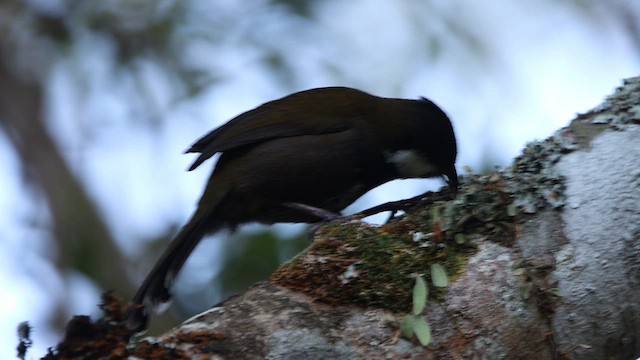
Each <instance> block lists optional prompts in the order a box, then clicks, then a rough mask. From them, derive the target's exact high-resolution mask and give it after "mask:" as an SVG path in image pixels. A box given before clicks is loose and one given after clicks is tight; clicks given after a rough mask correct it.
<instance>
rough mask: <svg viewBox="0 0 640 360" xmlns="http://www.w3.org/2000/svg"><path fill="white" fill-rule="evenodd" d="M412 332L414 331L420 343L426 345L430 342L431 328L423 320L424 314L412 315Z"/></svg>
mask: <svg viewBox="0 0 640 360" xmlns="http://www.w3.org/2000/svg"><path fill="white" fill-rule="evenodd" d="M413 332H414V333H415V335H416V337H417V338H418V341H420V345H422V346H427V345H429V343H430V342H431V328H430V327H429V324H428V323H427V320H425V318H424V316H414V318H413Z"/></svg>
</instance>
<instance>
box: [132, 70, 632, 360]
mask: <svg viewBox="0 0 640 360" xmlns="http://www.w3.org/2000/svg"><path fill="white" fill-rule="evenodd" d="M513 205H516V207H514V206H513ZM515 210H517V211H515ZM425 229H426V230H427V231H428V230H429V229H431V230H432V232H429V233H425ZM387 238H388V239H391V240H392V241H391V242H389V243H385V245H384V246H380V245H379V244H380V242H381V241H384V239H387ZM454 240H456V241H454ZM411 246H413V247H411ZM406 254H409V255H410V256H409V257H415V259H418V261H417V262H415V263H409V265H407V261H410V260H407V259H404V258H402V257H403V256H405V255H406ZM425 254H427V255H425ZM385 256H388V257H386V258H385ZM425 256H426V257H425ZM380 258H383V260H382V261H380V264H378V265H376V266H375V267H371V266H369V263H373V262H375V261H378V260H380ZM425 258H428V259H430V260H425ZM434 262H437V263H441V264H443V265H444V266H445V268H446V269H447V271H448V272H449V277H450V280H451V284H450V285H449V287H448V288H446V289H445V290H438V289H435V288H434V287H433V286H431V295H430V297H429V304H428V306H427V308H426V310H425V311H424V316H425V318H426V319H427V321H428V323H429V324H430V327H431V330H432V334H433V340H432V341H431V343H430V344H429V345H428V346H426V347H423V346H421V345H420V344H419V343H418V342H417V341H416V340H407V339H404V338H402V337H400V336H399V330H398V329H399V323H400V320H401V319H402V317H403V316H404V315H405V314H407V313H408V312H409V311H411V287H412V286H411V285H412V281H411V280H409V281H407V279H410V275H411V273H421V274H423V275H424V276H425V277H426V278H429V277H430V270H429V265H430V264H429V263H434ZM398 284H400V286H398ZM354 289H357V291H354ZM398 289H400V290H398ZM638 299H640V79H639V78H634V79H629V80H627V81H625V85H624V87H622V88H620V89H618V91H617V92H616V93H615V94H613V95H612V96H610V97H609V98H608V99H607V100H606V101H605V103H604V104H603V105H601V106H600V107H598V108H596V109H595V110H593V111H592V112H590V113H588V114H584V115H580V116H578V118H577V119H576V120H574V121H573V122H572V124H571V125H570V126H569V127H567V128H564V129H561V130H559V131H558V132H557V133H556V135H554V136H553V137H552V138H550V139H547V140H545V141H544V142H540V143H534V144H531V145H529V146H528V147H527V149H525V151H524V152H523V156H521V157H519V158H518V159H516V162H515V164H514V166H513V167H512V168H511V169H507V170H505V171H503V172H497V173H494V174H490V175H487V176H479V175H469V176H468V177H467V179H465V181H464V185H463V187H462V190H461V193H460V194H459V195H458V197H457V198H456V199H455V200H443V199H442V198H438V197H437V196H436V197H435V200H434V201H432V203H431V204H430V205H429V206H428V207H426V208H423V209H419V210H416V211H415V212H413V211H412V212H409V213H408V214H407V215H405V216H402V217H400V218H398V219H395V220H394V221H392V222H390V223H389V224H387V225H384V226H381V227H372V226H369V225H366V224H363V223H361V222H359V221H358V220H357V219H356V220H351V221H347V222H343V223H340V224H333V225H331V224H329V225H327V226H324V227H322V228H321V229H320V230H318V232H317V236H316V241H315V242H314V243H313V244H312V245H311V246H310V247H309V249H307V250H306V251H305V252H303V254H301V255H300V256H298V257H297V258H295V259H293V260H292V261H291V262H290V263H288V264H285V265H283V266H282V267H281V268H280V269H279V270H278V271H277V272H276V273H275V274H274V275H273V276H272V278H271V281H270V282H261V283H258V284H256V285H254V286H253V287H252V288H250V289H249V290H247V291H246V292H244V293H243V294H241V295H239V296H236V297H234V298H231V299H229V300H227V301H225V302H224V303H222V304H220V305H218V306H217V307H215V308H212V309H211V310H209V311H207V312H205V313H203V314H201V315H198V316H197V317H194V318H192V319H190V320H188V321H186V322H185V323H184V324H183V325H182V326H180V327H178V328H175V329H173V330H171V331H169V332H167V333H166V334H164V335H163V336H160V337H157V338H146V339H143V341H141V342H139V343H137V344H136V345H135V346H131V347H129V349H128V351H130V352H129V354H133V355H134V356H135V357H144V358H154V357H155V358H160V357H164V358H167V356H169V355H167V354H170V357H172V358H213V359H218V358H219V359H265V358H266V359H413V358H415V359H461V358H465V359H636V358H637V357H638V356H640V331H638V329H640V301H638ZM119 351H120V354H122V351H123V348H122V347H121V348H120V350H119Z"/></svg>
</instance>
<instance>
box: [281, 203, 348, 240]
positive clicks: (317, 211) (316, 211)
mask: <svg viewBox="0 0 640 360" xmlns="http://www.w3.org/2000/svg"><path fill="white" fill-rule="evenodd" d="M283 205H284V206H286V207H289V208H291V209H295V210H298V211H300V212H303V213H305V214H308V215H312V216H315V217H317V218H319V219H320V220H321V221H320V222H318V223H315V224H313V225H311V227H310V228H309V232H308V233H309V239H308V240H309V244H311V243H312V242H313V237H314V235H315V233H316V231H318V229H319V228H320V226H322V224H323V223H325V222H329V221H334V220H338V219H342V218H344V217H343V216H342V215H340V214H336V213H333V212H331V211H329V210H325V209H322V208H319V207H315V206H311V205H306V204H301V203H295V202H289V203H284V204H283Z"/></svg>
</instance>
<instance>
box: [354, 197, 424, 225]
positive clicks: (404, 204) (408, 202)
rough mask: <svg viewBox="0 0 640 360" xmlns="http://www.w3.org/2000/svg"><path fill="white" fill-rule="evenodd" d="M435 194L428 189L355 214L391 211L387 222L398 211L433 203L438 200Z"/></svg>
mask: <svg viewBox="0 0 640 360" xmlns="http://www.w3.org/2000/svg"><path fill="white" fill-rule="evenodd" d="M433 194H434V193H433V192H431V191H427V192H425V193H424V194H420V195H418V196H414V197H412V198H409V199H404V200H398V201H390V202H387V203H384V204H380V205H377V206H374V207H372V208H369V209H366V210H363V211H361V212H359V213H357V214H355V215H356V216H362V217H367V216H371V215H375V214H378V213H381V212H385V211H391V216H390V217H389V219H388V220H387V222H389V221H390V220H391V219H393V217H394V216H395V215H396V213H397V212H398V211H406V210H408V209H411V208H414V207H416V206H418V205H426V204H430V203H433V202H434V201H435V200H437V199H435V198H434V197H433V196H432V195H433Z"/></svg>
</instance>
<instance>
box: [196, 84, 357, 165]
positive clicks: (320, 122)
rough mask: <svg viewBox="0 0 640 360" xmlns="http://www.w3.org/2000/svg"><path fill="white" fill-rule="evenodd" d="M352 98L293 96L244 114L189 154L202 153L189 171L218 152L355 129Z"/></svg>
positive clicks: (322, 95)
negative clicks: (288, 138)
mask: <svg viewBox="0 0 640 360" xmlns="http://www.w3.org/2000/svg"><path fill="white" fill-rule="evenodd" d="M299 94H303V93H299ZM349 94H351V93H349ZM349 94H345V93H342V92H340V91H338V94H336V95H331V94H321V96H312V97H310V96H297V97H296V96H295V95H293V96H289V97H286V98H284V99H280V100H275V101H271V102H268V103H266V104H263V105H261V106H259V107H257V108H255V109H253V110H250V111H247V112H245V113H243V114H240V115H238V116H237V117H235V118H233V119H232V120H230V121H229V122H228V123H226V124H225V125H222V126H221V127H219V128H217V129H215V130H213V131H211V132H210V133H209V134H207V135H205V136H204V137H203V138H201V139H200V140H198V141H197V142H196V143H195V144H193V146H192V147H191V148H190V149H189V150H187V152H188V153H201V154H200V156H199V157H198V158H197V159H196V161H195V162H194V163H193V165H191V167H190V168H189V170H193V169H195V168H196V167H198V166H199V165H200V164H202V163H203V162H204V161H205V160H207V159H208V158H210V157H211V156H213V155H214V154H215V153H217V152H222V151H226V150H229V149H233V148H237V147H240V146H244V145H249V144H256V143H259V142H263V141H267V140H271V139H274V138H282V137H290V136H301V135H319V134H327V133H335V132H340V131H344V130H347V129H349V128H351V126H352V124H353V121H352V120H353V119H355V118H358V117H360V116H361V115H360V113H359V110H358V109H357V107H356V106H353V101H354V99H353V98H352V97H350V96H348V95H349ZM363 94H364V93H363ZM365 95H366V94H365ZM366 96H368V95H366Z"/></svg>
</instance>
